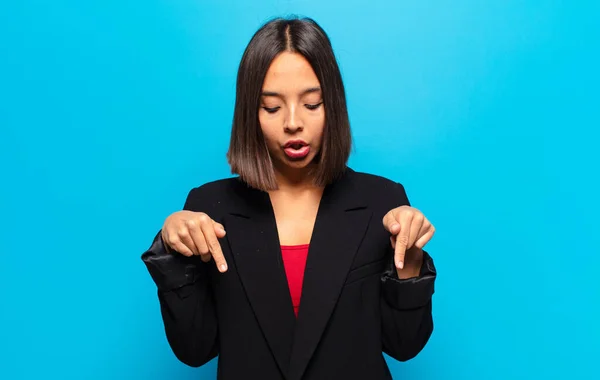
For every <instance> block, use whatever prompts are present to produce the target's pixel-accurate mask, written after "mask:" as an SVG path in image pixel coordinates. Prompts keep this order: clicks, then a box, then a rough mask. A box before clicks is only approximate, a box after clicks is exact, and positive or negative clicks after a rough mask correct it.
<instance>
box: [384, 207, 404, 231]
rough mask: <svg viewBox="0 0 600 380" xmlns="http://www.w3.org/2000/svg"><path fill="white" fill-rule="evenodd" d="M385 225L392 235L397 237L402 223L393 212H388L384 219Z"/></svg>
mask: <svg viewBox="0 0 600 380" xmlns="http://www.w3.org/2000/svg"><path fill="white" fill-rule="evenodd" d="M383 225H384V227H385V229H386V230H388V232H389V233H390V234H392V235H397V234H398V233H399V232H400V223H398V220H396V215H394V212H393V211H390V212H388V213H387V215H386V216H385V217H384V218H383Z"/></svg>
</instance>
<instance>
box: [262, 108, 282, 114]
mask: <svg viewBox="0 0 600 380" xmlns="http://www.w3.org/2000/svg"><path fill="white" fill-rule="evenodd" d="M279 108H281V107H270V108H269V107H262V109H264V110H265V111H267V112H268V113H275V112H277V111H278V110H279Z"/></svg>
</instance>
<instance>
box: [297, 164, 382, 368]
mask: <svg viewBox="0 0 600 380" xmlns="http://www.w3.org/2000/svg"><path fill="white" fill-rule="evenodd" d="M348 171H349V173H347V174H346V175H345V176H344V177H342V178H341V179H340V180H339V181H338V182H336V183H334V184H333V185H330V186H328V187H327V188H326V189H325V191H324V193H323V198H322V199H321V204H320V206H319V211H318V214H317V220H316V223H315V227H314V232H313V236H312V239H311V242H310V248H309V254H308V259H307V263H306V270H305V273H304V282H303V287H302V299H301V302H300V310H299V313H298V320H297V322H296V330H295V331H294V338H293V346H292V352H291V359H290V367H289V379H291V380H300V379H301V378H302V376H303V374H304V372H305V370H306V367H307V365H308V363H309V361H310V359H311V357H312V355H313V353H314V351H315V349H316V347H317V345H318V343H319V340H320V339H321V335H322V334H323V331H324V330H325V327H326V325H327V322H328V320H329V318H330V316H331V313H332V312H333V309H334V307H335V305H336V303H337V300H338V298H339V296H340V293H341V290H342V287H343V285H344V281H345V278H346V275H347V273H348V271H349V269H350V266H351V265H352V262H353V260H354V256H355V254H356V252H357V250H358V247H359V246H360V243H361V241H362V239H363V236H364V234H365V232H366V228H367V226H368V224H369V221H370V219H371V214H372V212H371V211H370V210H369V209H367V208H366V204H365V202H364V200H362V199H361V197H360V196H359V194H358V192H357V191H355V189H354V188H353V186H352V182H351V173H352V171H351V170H350V169H348Z"/></svg>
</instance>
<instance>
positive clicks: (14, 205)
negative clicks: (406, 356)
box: [0, 0, 600, 380]
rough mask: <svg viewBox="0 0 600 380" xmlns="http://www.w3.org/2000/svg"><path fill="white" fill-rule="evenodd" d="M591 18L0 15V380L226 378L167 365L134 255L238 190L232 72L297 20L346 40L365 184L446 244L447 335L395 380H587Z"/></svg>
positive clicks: (512, 14) (592, 354) (55, 11)
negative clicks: (175, 222) (227, 180)
mask: <svg viewBox="0 0 600 380" xmlns="http://www.w3.org/2000/svg"><path fill="white" fill-rule="evenodd" d="M595 4H597V3H595ZM595 4H593V2H592V1H589V2H585V1H533V0H530V1H506V0H504V1H500V0H493V1H477V0H454V1H423V0H404V1H381V0H369V1H364V2H363V1H347V0H337V1H323V2H317V1H291V0H289V1H283V0H280V1H245V0H236V1H233V0H229V1H222V0H221V1H216V0H213V1H200V0H197V1H187V0H185V1H184V0H179V1H166V0H162V1H160V0H146V1H140V0H133V1H65V0H60V1H59V0H55V1H32V0H26V1H23V0H22V1H7V2H2V4H1V5H0V159H1V162H2V165H1V169H0V170H1V172H0V173H1V177H0V178H2V179H1V181H2V185H1V186H0V223H2V225H1V229H0V234H1V236H0V237H1V241H2V243H1V245H0V254H1V264H0V288H1V289H2V291H1V292H0V305H1V312H0V334H1V335H0V350H1V352H0V378H2V379H7V380H9V379H10V380H12V379H54V378H56V379H133V378H136V379H138V378H139V379H198V378H206V379H209V378H214V376H215V368H216V363H215V361H213V362H211V363H210V364H208V365H206V366H205V367H203V368H200V369H193V368H188V367H186V366H184V365H183V364H180V363H179V362H178V361H177V360H176V359H175V357H174V356H173V355H172V353H171V352H170V349H169V347H168V345H167V342H166V339H165V336H164V332H163V330H162V324H161V319H160V313H159V309H158V301H157V298H156V295H155V288H154V285H153V283H152V282H151V280H150V277H149V276H148V274H147V272H146V271H145V268H144V267H143V265H142V262H141V260H140V258H139V256H140V254H141V253H142V252H143V251H144V250H145V249H146V248H147V247H148V246H149V244H150V242H151V240H152V238H153V236H154V234H155V233H156V231H157V230H158V229H159V228H160V226H161V225H162V222H163V220H164V218H165V217H166V216H167V215H168V214H170V213H171V212H173V211H175V210H177V209H179V208H180V207H181V206H182V205H183V202H184V199H185V196H186V195H187V192H188V190H189V189H190V188H191V187H194V186H197V185H199V184H202V183H204V182H206V181H210V180H213V179H218V178H222V177H226V176H229V170H228V166H227V163H226V160H225V151H226V149H227V145H228V138H229V131H230V125H231V120H232V111H233V102H234V90H235V75H236V70H237V65H238V63H239V59H240V57H241V54H242V51H243V49H244V48H245V46H246V44H247V43H248V41H249V39H250V37H251V35H252V34H253V33H254V32H255V31H256V29H257V28H258V27H259V26H260V25H261V24H262V23H263V22H264V21H266V20H267V19H269V18H270V17H272V16H278V15H287V14H290V13H295V14H300V15H306V16H311V17H313V18H315V19H316V20H317V21H318V22H319V23H320V24H321V25H322V26H323V27H324V28H325V29H326V31H327V32H328V33H329V35H330V37H331V39H332V42H333V45H334V49H335V51H336V54H337V55H338V57H339V60H340V65H341V68H342V73H343V76H344V80H345V83H346V86H347V92H348V101H349V109H350V116H351V122H352V126H353V133H354V136H355V138H356V149H355V151H354V154H353V156H352V158H351V166H352V167H353V168H354V169H356V170H361V171H368V172H372V173H376V174H380V175H384V176H388V177H390V178H393V179H395V180H397V181H400V182H402V183H403V184H404V185H405V186H406V189H407V191H408V194H409V197H410V198H411V201H412V202H413V204H414V205H415V206H416V207H418V208H420V209H421V210H422V211H423V212H424V213H425V214H426V215H427V216H428V217H429V219H431V220H432V221H433V223H434V224H435V225H436V227H437V230H438V232H437V234H436V237H435V239H434V240H433V241H432V242H431V244H430V245H429V251H431V253H432V255H434V257H435V259H436V263H437V266H438V268H439V271H440V275H439V279H438V284H437V292H436V295H435V299H434V302H435V304H434V318H435V332H434V334H433V336H432V338H431V340H430V342H429V344H428V346H427V347H426V348H425V349H424V350H423V352H422V353H421V354H420V355H419V356H418V357H417V358H415V359H414V360H412V361H410V362H407V363H397V362H394V361H393V360H389V362H390V365H391V368H392V370H393V373H394V375H395V376H397V378H401V379H533V378H535V379H566V378H578V377H579V376H581V377H585V375H586V374H588V375H591V377H593V376H592V374H593V373H597V370H596V365H595V364H596V363H594V360H597V357H598V354H599V352H600V349H599V345H600V344H599V343H598V342H599V341H600V334H599V328H598V319H599V317H600V313H599V301H600V292H599V290H600V286H599V283H600V281H598V280H597V279H595V278H594V276H595V275H596V274H597V273H598V269H599V264H600V259H599V257H598V256H599V255H598V253H599V249H598V247H599V243H600V241H599V234H598V222H597V220H598V219H597V215H598V213H599V211H600V205H599V201H598V192H599V190H600V189H599V186H598V172H599V171H598V169H597V166H598V163H599V162H600V160H599V158H598V153H597V152H598V141H599V138H600V134H599V132H598V130H599V127H600V111H599V110H600V100H599V99H600V97H599V94H598V91H599V88H600V75H599V72H598V71H599V68H600V56H599V48H598V46H599V45H598V40H599V38H600V35H599V34H600V33H599V28H598V20H597V16H598V14H599V11H600V9H599V8H600V7H599V6H598V5H595Z"/></svg>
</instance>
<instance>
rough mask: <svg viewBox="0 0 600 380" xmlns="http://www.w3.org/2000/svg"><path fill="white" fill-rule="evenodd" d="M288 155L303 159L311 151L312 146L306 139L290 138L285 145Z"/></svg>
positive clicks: (284, 148)
mask: <svg viewBox="0 0 600 380" xmlns="http://www.w3.org/2000/svg"><path fill="white" fill-rule="evenodd" d="M283 151H284V152H285V154H286V156H288V157H289V158H292V159H302V158H305V157H306V156H308V153H310V146H309V145H308V143H306V142H305V141H304V140H290V141H288V142H287V143H285V145H284V146H283Z"/></svg>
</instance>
